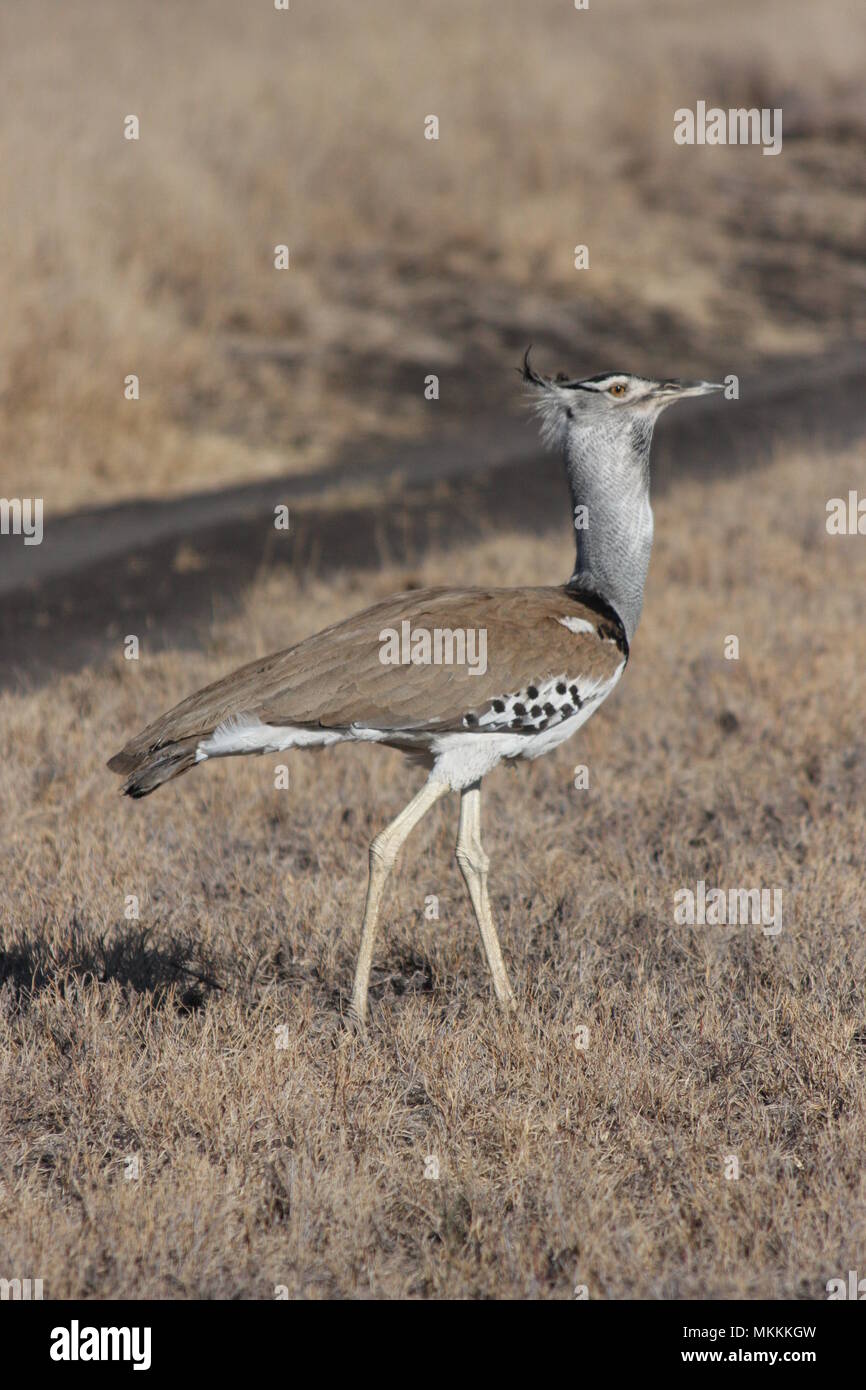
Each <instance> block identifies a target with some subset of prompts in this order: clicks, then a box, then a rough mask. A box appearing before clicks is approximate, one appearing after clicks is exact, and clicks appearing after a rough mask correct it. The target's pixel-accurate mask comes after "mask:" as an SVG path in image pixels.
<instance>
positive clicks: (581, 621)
mask: <svg viewBox="0 0 866 1390" xmlns="http://www.w3.org/2000/svg"><path fill="white" fill-rule="evenodd" d="M556 621H557V622H558V623H562V626H563V627H567V628H568V630H569V632H595V628H594V627H593V625H592V623H588V622H587V621H586V618H575V617H573V616H572V617H570V618H557V620H556Z"/></svg>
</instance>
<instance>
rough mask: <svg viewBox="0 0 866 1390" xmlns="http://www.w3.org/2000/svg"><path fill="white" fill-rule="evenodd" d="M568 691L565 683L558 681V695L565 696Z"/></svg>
mask: <svg viewBox="0 0 866 1390" xmlns="http://www.w3.org/2000/svg"><path fill="white" fill-rule="evenodd" d="M566 689H567V687H566V684H565V681H557V685H556V693H557V695H564V694H565V692H566Z"/></svg>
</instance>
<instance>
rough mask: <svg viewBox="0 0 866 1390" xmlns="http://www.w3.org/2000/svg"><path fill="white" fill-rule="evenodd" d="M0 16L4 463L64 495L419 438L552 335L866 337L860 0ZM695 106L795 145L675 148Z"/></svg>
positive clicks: (647, 347)
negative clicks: (764, 110) (434, 382)
mask: <svg viewBox="0 0 866 1390" xmlns="http://www.w3.org/2000/svg"><path fill="white" fill-rule="evenodd" d="M0 41H2V44H3V49H4V52H5V53H7V55H8V57H9V61H8V63H7V65H6V69H7V70H6V72H5V74H4V83H3V85H2V89H0V131H2V136H0V198H2V205H3V208H4V216H3V219H2V224H0V301H2V303H3V306H4V350H3V354H2V358H0V404H2V411H0V453H2V456H3V458H4V478H5V481H4V488H5V489H6V492H7V494H8V495H12V496H19V495H22V496H33V495H37V496H42V497H44V499H45V505H46V512H47V514H48V515H51V514H56V513H57V512H59V511H62V510H68V509H71V508H75V507H79V506H85V505H98V504H100V503H105V502H107V501H110V500H112V499H115V498H119V497H129V496H136V495H147V496H159V495H164V494H165V493H166V492H182V491H188V490H192V489H196V488H202V487H216V486H220V485H223V484H226V483H228V482H234V481H238V480H242V479H245V478H251V477H261V476H270V475H275V474H280V473H286V472H292V471H298V470H301V469H308V468H316V467H318V466H319V465H321V464H322V463H323V462H324V461H326V460H328V459H330V458H332V457H333V456H334V453H335V451H336V450H338V449H339V448H340V447H341V446H345V445H346V442H347V441H351V440H353V439H355V438H356V437H357V436H358V435H359V434H364V433H367V432H370V431H375V432H377V433H378V434H382V435H385V434H390V435H392V436H401V435H405V434H406V433H407V432H414V431H420V430H422V429H423V428H424V426H425V424H426V423H429V421H430V419H431V411H432V410H435V411H436V412H437V414H438V416H440V417H441V414H442V412H443V411H444V412H447V411H449V410H450V411H452V412H453V411H454V410H455V408H456V409H457V411H458V413H459V411H460V406H461V402H464V403H465V397H462V396H461V394H460V392H461V383H462V382H463V381H465V380H470V381H471V383H472V384H473V386H474V389H475V390H476V392H477V393H478V394H479V395H480V394H482V393H483V391H484V387H485V382H486V381H487V380H488V378H490V377H491V375H492V379H493V380H495V381H496V382H497V391H498V383H499V382H500V381H501V369H502V367H503V366H509V367H510V366H512V365H513V364H514V360H515V356H516V350H517V348H518V346H519V347H522V346H524V345H525V344H526V342H527V341H529V340H534V341H536V342H538V341H539V338H540V336H542V335H544V334H547V335H549V336H550V337H551V338H552V340H553V341H555V342H556V343H557V344H558V345H559V346H560V347H561V348H562V349H563V350H565V349H568V353H569V360H568V362H567V364H566V363H563V365H567V366H568V368H569V370H577V369H579V367H580V366H581V364H582V365H584V366H585V369H586V370H588V371H589V370H598V369H599V368H600V367H601V366H602V365H604V366H607V365H608V364H610V365H617V366H625V367H627V368H629V369H638V370H639V369H641V368H645V369H648V370H654V371H659V370H661V371H674V370H682V371H687V370H689V369H694V366H695V358H696V357H697V356H698V355H700V356H701V357H702V358H703V365H702V366H701V370H702V371H709V370H710V369H711V367H712V366H713V365H714V364H718V365H719V366H720V367H721V366H725V367H726V369H728V370H742V369H743V367H744V364H745V363H746V361H747V360H748V359H749V358H751V359H754V358H755V357H756V356H760V355H761V354H765V353H786V352H791V351H813V350H816V349H820V348H821V347H823V346H824V345H825V344H826V343H828V342H831V341H833V340H834V339H841V338H845V337H848V336H854V335H856V334H857V333H860V334H862V333H863V332H864V331H866V318H864V309H863V305H864V303H866V298H864V295H863V288H864V281H863V267H862V193H863V187H862V177H861V176H860V175H859V173H858V172H857V170H858V168H859V164H858V160H857V155H858V154H859V150H860V148H861V146H862V138H863V132H864V129H866V112H864V98H863V84H862V80H861V78H862V65H863V54H864V51H866V11H864V9H863V7H862V6H856V5H853V4H850V3H844V0H834V2H833V3H832V4H831V5H830V6H829V7H828V6H827V5H815V4H813V3H811V0H764V3H763V4H761V5H760V6H756V5H755V4H754V3H753V0H730V3H729V4H727V5H726V6H725V7H724V8H723V9H719V8H718V7H717V6H711V5H709V4H695V3H694V0H658V2H657V3H654V4H653V5H652V13H651V15H649V14H648V12H647V5H646V3H645V0H610V2H609V3H607V4H605V5H604V6H599V7H598V9H597V10H596V9H595V7H593V9H592V10H591V11H588V12H586V13H577V12H576V11H575V10H574V9H573V7H571V6H570V5H569V3H568V0H533V3H532V4H529V3H527V0H480V3H476V4H473V5H467V4H465V3H464V0H439V3H437V4H436V5H433V6H427V5H414V6H408V5H406V4H405V3H404V0H376V3H375V5H373V6H372V7H369V6H368V7H364V6H359V5H357V4H356V3H354V0H329V3H322V2H321V0H316V3H315V4H314V3H312V2H310V3H305V0H296V3H294V4H293V5H292V9H291V11H290V12H289V13H288V14H285V15H284V14H277V13H276V12H275V11H274V10H273V8H272V6H271V5H270V4H269V3H268V0H261V3H259V4H256V5H249V4H246V5H239V4H238V3H236V0H206V3H205V0H185V3H183V4H175V5H140V4H138V3H135V2H134V0H77V2H73V0H70V2H69V3H65V4H63V5H60V6H58V5H57V4H55V3H46V0H30V3H28V4H27V5H17V6H7V7H5V9H4V12H3V14H2V15H0ZM744 55H747V56H744ZM698 99H705V100H707V101H709V102H710V103H711V104H712V103H713V102H714V101H717V102H720V103H721V104H723V105H727V104H734V105H741V104H745V105H749V104H755V105H758V106H769V107H772V108H774V107H777V106H782V107H783V109H784V138H785V147H784V152H783V154H782V156H781V157H779V158H774V159H767V158H763V157H762V156H761V153H760V151H759V150H757V149H750V150H741V149H735V150H724V149H715V150H699V149H685V150H684V149H681V148H678V147H675V146H674V144H673V138H672V131H673V111H674V110H675V109H676V107H677V106H679V105H682V104H686V105H692V106H693V105H694V102H695V101H696V100H698ZM431 112H432V113H436V114H437V115H438V116H439V118H440V120H441V138H440V140H439V142H438V143H436V144H434V143H432V142H428V141H425V140H424V139H423V120H424V117H425V116H426V115H427V114H428V113H431ZM128 113H135V114H137V115H138V116H139V117H140V119H141V123H142V130H141V139H140V141H139V142H138V143H133V142H128V141H125V140H124V139H123V138H122V122H123V118H124V116H125V115H127V114H128ZM279 242H286V243H287V244H289V246H290V248H291V255H292V269H291V270H290V271H289V272H288V273H287V274H279V273H277V272H275V271H274V269H273V266H272V256H273V247H274V245H275V244H277V243H279ZM577 243H585V244H587V245H589V247H590V251H591V269H590V271H589V272H588V273H585V274H580V275H579V274H577V273H576V272H575V271H574V269H573V265H572V256H573V247H574V246H575V244H577ZM575 359H576V360H575ZM636 359H638V360H636ZM710 359H711V360H710ZM662 360H663V362H664V365H663V366H660V365H659V363H660V361H662ZM431 371H432V372H436V373H437V374H440V375H441V377H442V381H443V391H442V400H441V401H440V403H439V406H437V407H431V406H430V405H428V404H426V403H425V402H424V401H423V399H422V389H423V379H424V376H425V375H426V373H428V372H431ZM130 372H135V373H137V374H138V375H139V376H140V378H141V387H142V398H141V400H140V401H139V402H138V403H137V404H130V403H129V402H127V401H125V400H124V399H123V386H122V384H123V380H124V377H125V376H126V375H127V373H130ZM473 399H475V398H473ZM496 408H499V407H498V398H497V406H496Z"/></svg>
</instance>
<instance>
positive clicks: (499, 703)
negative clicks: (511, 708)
mask: <svg viewBox="0 0 866 1390" xmlns="http://www.w3.org/2000/svg"><path fill="white" fill-rule="evenodd" d="M493 708H494V711H495V712H496V713H497V714H504V713H505V701H504V700H494V701H493Z"/></svg>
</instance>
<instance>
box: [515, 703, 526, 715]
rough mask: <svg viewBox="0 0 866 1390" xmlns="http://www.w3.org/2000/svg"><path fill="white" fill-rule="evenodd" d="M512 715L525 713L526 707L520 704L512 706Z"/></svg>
mask: <svg viewBox="0 0 866 1390" xmlns="http://www.w3.org/2000/svg"><path fill="white" fill-rule="evenodd" d="M514 713H515V714H525V713H526V706H525V705H521V704H517V705H515V706H514Z"/></svg>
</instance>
